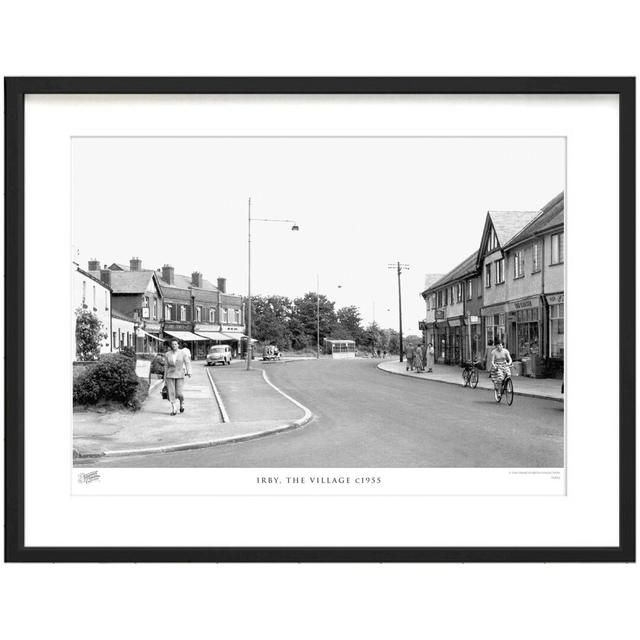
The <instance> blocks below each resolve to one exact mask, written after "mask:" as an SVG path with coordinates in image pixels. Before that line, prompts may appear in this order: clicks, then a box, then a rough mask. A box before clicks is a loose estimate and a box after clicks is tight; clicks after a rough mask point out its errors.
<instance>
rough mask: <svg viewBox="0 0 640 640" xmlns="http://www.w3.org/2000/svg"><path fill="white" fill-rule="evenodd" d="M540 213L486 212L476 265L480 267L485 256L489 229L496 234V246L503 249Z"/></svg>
mask: <svg viewBox="0 0 640 640" xmlns="http://www.w3.org/2000/svg"><path fill="white" fill-rule="evenodd" d="M540 213H541V212H540V211H487V217H486V218H485V222H484V230H483V232H482V238H481V240H480V249H479V250H478V253H477V258H476V264H477V267H478V268H479V267H480V262H481V261H482V259H483V257H484V254H485V247H486V246H487V242H488V240H489V235H490V233H491V229H494V231H495V232H496V237H497V239H498V245H499V246H500V248H501V249H504V247H505V245H506V244H507V243H508V242H509V241H510V240H511V238H513V236H515V235H516V234H517V233H518V232H519V231H520V230H521V229H522V228H523V227H525V226H526V225H528V224H529V223H530V222H531V221H532V220H533V219H534V218H535V217H536V216H539V215H540Z"/></svg>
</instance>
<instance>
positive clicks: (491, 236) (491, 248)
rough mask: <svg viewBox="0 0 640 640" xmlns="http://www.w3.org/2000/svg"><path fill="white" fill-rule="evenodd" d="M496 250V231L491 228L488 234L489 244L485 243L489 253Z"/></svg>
mask: <svg viewBox="0 0 640 640" xmlns="http://www.w3.org/2000/svg"><path fill="white" fill-rule="evenodd" d="M497 248H498V236H496V230H495V229H494V228H493V226H492V227H491V231H490V232H489V242H488V243H487V251H488V252H489V253H491V251H494V250H495V249H497Z"/></svg>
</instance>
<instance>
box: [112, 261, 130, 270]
mask: <svg viewBox="0 0 640 640" xmlns="http://www.w3.org/2000/svg"><path fill="white" fill-rule="evenodd" d="M109 269H110V270H111V271H129V265H128V264H122V263H120V262H114V263H113V264H112V265H111V266H110V267H109Z"/></svg>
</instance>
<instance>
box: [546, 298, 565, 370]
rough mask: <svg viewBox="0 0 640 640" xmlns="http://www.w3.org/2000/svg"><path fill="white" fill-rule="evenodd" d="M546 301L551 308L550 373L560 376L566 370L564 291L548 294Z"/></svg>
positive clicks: (548, 346)
mask: <svg viewBox="0 0 640 640" xmlns="http://www.w3.org/2000/svg"><path fill="white" fill-rule="evenodd" d="M546 303H547V305H548V309H549V311H548V317H549V339H548V345H547V349H548V351H547V353H548V366H549V373H550V374H551V375H553V376H557V377H558V376H560V375H561V374H562V373H563V372H564V293H554V294H551V295H548V296H546Z"/></svg>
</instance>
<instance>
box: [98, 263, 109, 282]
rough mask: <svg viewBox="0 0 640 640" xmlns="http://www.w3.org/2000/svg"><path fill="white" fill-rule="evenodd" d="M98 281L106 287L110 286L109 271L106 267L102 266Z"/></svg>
mask: <svg viewBox="0 0 640 640" xmlns="http://www.w3.org/2000/svg"><path fill="white" fill-rule="evenodd" d="M100 280H101V281H102V282H104V283H105V284H106V285H107V287H110V286H111V271H109V269H107V265H106V264H105V265H104V269H101V270H100Z"/></svg>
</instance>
